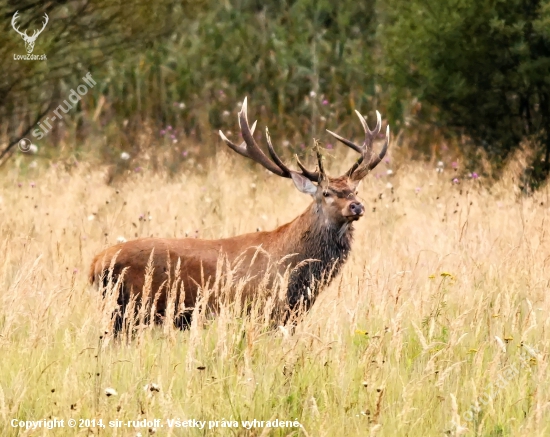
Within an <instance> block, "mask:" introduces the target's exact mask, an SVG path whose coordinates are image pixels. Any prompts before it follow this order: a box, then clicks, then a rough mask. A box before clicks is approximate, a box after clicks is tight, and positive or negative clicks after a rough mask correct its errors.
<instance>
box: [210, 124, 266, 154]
mask: <svg viewBox="0 0 550 437" xmlns="http://www.w3.org/2000/svg"><path fill="white" fill-rule="evenodd" d="M256 123H257V122H256V121H255V122H254V124H253V125H252V127H251V128H250V132H252V134H254V130H255V129H256ZM218 133H219V134H220V137H221V139H222V140H223V141H224V142H225V144H227V145H228V146H229V148H230V149H231V150H233V151H234V152H237V153H238V154H239V155H241V156H244V157H245V158H250V156H248V153H247V152H246V144H245V142H244V141H243V142H242V143H241V144H239V145H238V146H237V145H236V144H235V143H234V142H232V141H231V140H230V139H229V138H227V137H226V136H225V135H224V134H223V132H222V131H221V130H220V131H219V132H218Z"/></svg>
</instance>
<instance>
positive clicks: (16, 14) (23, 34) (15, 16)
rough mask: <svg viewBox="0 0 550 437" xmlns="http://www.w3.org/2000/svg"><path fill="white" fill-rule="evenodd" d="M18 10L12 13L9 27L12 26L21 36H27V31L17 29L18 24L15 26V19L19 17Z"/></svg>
mask: <svg viewBox="0 0 550 437" xmlns="http://www.w3.org/2000/svg"><path fill="white" fill-rule="evenodd" d="M18 14H19V11H15V14H13V18H12V19H11V27H13V30H15V31H16V32H17V33H18V34H19V35H21V36H22V37H23V38H25V37H27V38H28V35H27V31H25V33H23V32H21V31H19V26H18V27H15V22H16V21H17V19H18V18H19V15H18Z"/></svg>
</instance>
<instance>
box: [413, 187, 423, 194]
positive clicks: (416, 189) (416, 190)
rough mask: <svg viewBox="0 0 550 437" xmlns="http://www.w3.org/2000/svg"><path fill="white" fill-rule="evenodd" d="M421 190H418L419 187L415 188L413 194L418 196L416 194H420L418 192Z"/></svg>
mask: <svg viewBox="0 0 550 437" xmlns="http://www.w3.org/2000/svg"><path fill="white" fill-rule="evenodd" d="M421 189H422V188H420V187H416V188H415V189H414V192H415V193H416V194H418V193H420V190H421Z"/></svg>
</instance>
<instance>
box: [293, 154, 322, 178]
mask: <svg viewBox="0 0 550 437" xmlns="http://www.w3.org/2000/svg"><path fill="white" fill-rule="evenodd" d="M294 157H295V158H296V164H298V167H300V170H302V174H303V175H304V176H305V177H306V178H308V179H309V180H310V181H313V182H320V181H321V174H320V173H318V172H316V171H310V170H308V169H307V168H306V167H305V166H304V164H302V162H301V161H300V158H298V155H294Z"/></svg>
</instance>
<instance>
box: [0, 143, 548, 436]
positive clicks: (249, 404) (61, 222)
mask: <svg viewBox="0 0 550 437" xmlns="http://www.w3.org/2000/svg"><path fill="white" fill-rule="evenodd" d="M391 147H392V146H390V151H391ZM340 153H341V152H340V149H338V153H337V154H338V156H339V157H340V158H342V159H340V158H339V159H329V163H328V170H329V172H330V173H331V174H336V173H337V172H338V170H341V169H343V168H344V167H346V166H349V163H350V162H352V160H353V159H355V157H353V156H352V154H351V153H350V154H349V155H347V154H346V155H343V154H341V155H340ZM342 153H343V152H342ZM244 161H245V160H244V159H243V158H241V157H237V156H236V155H235V154H233V155H230V154H228V153H219V154H217V155H216V156H215V158H211V160H210V161H208V162H207V163H204V164H203V166H202V167H201V168H202V169H200V168H199V169H198V170H197V166H196V165H195V166H193V167H191V166H190V167H189V171H182V172H181V173H180V174H177V175H175V176H170V177H169V176H168V175H167V174H163V173H158V172H156V173H155V172H153V171H150V170H148V169H147V168H146V167H144V168H142V169H139V170H140V171H133V172H132V173H131V174H129V175H127V176H126V177H125V178H124V179H116V180H114V181H113V182H112V183H110V184H108V183H107V182H106V180H107V179H108V171H109V170H108V168H107V167H100V166H92V165H87V164H85V163H79V164H78V165H74V163H72V165H70V166H68V165H61V164H59V165H52V164H49V163H48V164H46V163H45V162H41V161H39V162H38V165H37V166H36V167H35V168H31V167H29V165H28V164H29V159H27V158H26V157H25V158H21V157H16V159H15V160H14V161H13V162H12V163H11V164H10V166H9V168H8V167H4V171H3V174H2V176H1V179H0V238H1V239H0V435H1V436H16V435H19V436H23V435H29V436H30V435H32V436H38V435H55V436H65V435H67V436H68V435H113V436H138V435H142V436H145V435H151V434H156V435H161V436H179V435H185V436H187V435H189V436H306V437H323V436H347V437H351V436H384V437H394V436H409V437H417V436H421V437H426V436H458V435H465V436H488V437H489V436H491V437H500V436H514V437H516V436H533V437H534V436H539V437H543V436H548V435H550V415H549V414H548V409H549V407H550V387H549V381H548V378H547V375H546V373H547V365H548V351H549V348H550V335H549V333H548V329H549V324H550V319H549V318H548V312H549V310H550V297H549V296H548V288H549V277H550V276H549V274H550V272H549V269H550V235H549V234H548V232H547V228H548V220H549V219H550V199H549V198H548V191H547V189H545V188H543V189H541V190H539V191H538V192H536V193H535V194H534V195H531V196H526V195H523V194H521V193H520V191H519V189H518V188H517V185H518V181H517V178H516V177H515V175H516V174H517V171H516V170H517V168H516V166H520V164H515V165H512V166H510V167H509V168H508V169H506V172H505V175H504V177H503V178H501V179H500V181H499V182H492V181H489V180H486V179H484V178H481V177H479V178H478V177H476V176H477V175H473V176H472V175H469V174H468V173H469V172H474V171H476V169H464V168H462V164H461V163H460V162H457V163H454V165H453V163H452V162H451V161H452V159H451V158H449V160H448V161H445V162H443V166H442V167H441V166H439V168H440V169H441V171H437V168H438V164H437V162H433V163H420V162H409V161H408V160H406V159H401V160H400V159H397V158H395V159H394V157H392V158H391V160H389V162H384V163H382V164H381V165H380V166H378V167H377V169H376V170H375V171H374V172H373V174H371V175H369V176H368V177H367V178H366V179H365V180H364V182H363V184H362V186H361V188H360V197H361V199H362V200H363V201H364V203H365V206H366V210H367V212H366V214H365V216H364V217H363V218H362V219H361V220H360V221H359V222H357V224H356V232H355V241H354V246H353V249H352V256H351V258H350V259H349V260H348V262H347V264H346V265H345V268H344V269H343V271H342V273H341V274H340V276H339V277H338V278H337V279H336V280H335V281H334V282H333V283H332V284H331V286H330V287H329V288H327V289H325V290H324V291H322V292H321V294H320V296H319V298H318V300H317V302H316V303H315V305H314V306H313V308H312V310H311V311H310V312H309V313H308V314H306V315H304V317H303V319H302V320H301V321H300V323H298V324H297V326H296V328H295V329H294V330H292V329H290V328H289V327H284V326H274V325H273V323H272V322H271V320H270V318H269V317H268V316H269V314H268V313H269V308H267V309H266V308H265V306H266V305H267V304H268V303H266V301H265V299H262V296H261V295H262V293H264V292H266V290H261V289H260V290H258V294H259V297H258V304H257V305H255V306H253V308H252V310H251V311H249V312H243V311H242V309H241V308H239V307H237V306H234V305H226V306H224V307H223V308H221V309H220V311H219V314H216V315H211V314H210V315H209V314H200V315H197V317H196V318H195V319H194V322H193V324H192V326H191V328H190V329H189V330H186V331H179V330H177V329H174V327H173V326H171V324H169V323H167V324H165V325H161V326H148V327H144V326H141V327H139V328H138V329H137V331H136V333H135V335H134V336H133V337H132V338H127V337H123V338H120V339H115V338H113V334H112V331H111V330H110V309H109V308H108V306H105V305H104V303H103V300H102V298H101V295H100V293H99V292H98V291H97V289H96V288H94V287H92V286H91V285H90V284H89V283H88V269H89V265H90V262H91V260H92V258H93V256H94V255H95V254H96V253H97V252H99V251H100V250H101V249H102V248H104V247H106V246H108V245H112V244H115V243H116V242H117V240H118V239H121V238H124V239H127V240H130V239H132V238H135V237H141V236H150V235H154V236H163V237H184V236H185V235H188V236H189V237H199V238H220V237H226V236H232V235H236V234H239V233H244V232H253V231H256V230H257V228H260V229H262V230H268V229H273V228H274V227H276V226H278V225H281V224H283V223H286V222H287V221H290V220H291V219H293V218H294V217H296V216H297V215H298V214H299V213H300V212H302V211H303V210H304V209H305V208H306V207H307V205H308V204H309V203H310V198H309V197H308V196H306V195H304V194H301V193H299V192H298V191H297V190H296V189H295V188H294V186H293V184H292V182H291V181H290V180H283V179H281V178H278V177H276V176H274V175H268V174H267V173H266V172H265V171H264V170H261V169H260V168H258V167H259V166H257V165H256V166H254V165H249V163H245V162H244ZM453 167H457V168H456V170H455V169H454V168H453ZM191 168H193V169H194V170H191ZM518 168H519V167H518ZM388 170H391V172H388ZM477 171H478V172H479V169H478V170H477ZM455 177H456V178H457V180H454V181H453V179H454V178H455ZM41 419H46V420H54V419H58V420H63V421H64V422H63V427H61V426H59V427H57V428H55V429H52V430H48V429H44V428H43V427H37V428H36V429H34V430H33V429H24V428H22V427H21V426H23V425H24V423H23V422H24V421H39V420H41ZM69 419H74V420H76V428H73V427H70V426H69V425H68V421H69ZM144 419H145V421H144ZM155 419H157V421H156V422H155V421H154V420H155ZM94 420H95V422H94ZM100 420H101V422H99V421H100ZM117 420H118V421H120V423H119V422H115V421H117ZM189 420H191V422H186V421H189ZM193 420H195V421H194V422H193ZM254 420H256V422H252V421H254ZM20 421H22V422H20ZM128 421H131V422H128ZM199 421H201V422H199ZM202 421H204V424H203V422H202ZM261 421H263V423H261ZM268 421H269V424H268V423H267V422H268ZM58 423H59V422H58ZM35 424H36V422H35ZM117 425H118V426H117ZM184 425H188V426H187V427H183V426H184ZM201 425H202V427H201ZM281 425H284V426H281ZM189 426H191V427H189Z"/></svg>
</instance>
